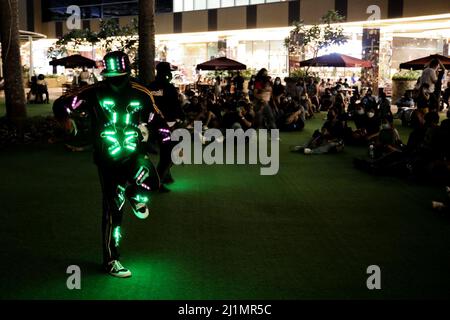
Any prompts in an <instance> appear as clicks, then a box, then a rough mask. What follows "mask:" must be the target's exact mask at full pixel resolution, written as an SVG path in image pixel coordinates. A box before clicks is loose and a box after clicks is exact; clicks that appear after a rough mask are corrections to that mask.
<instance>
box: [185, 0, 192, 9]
mask: <svg viewBox="0 0 450 320" xmlns="http://www.w3.org/2000/svg"><path fill="white" fill-rule="evenodd" d="M192 10H194V0H184V5H183V11H192Z"/></svg>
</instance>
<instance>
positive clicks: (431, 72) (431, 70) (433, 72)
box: [420, 59, 445, 94]
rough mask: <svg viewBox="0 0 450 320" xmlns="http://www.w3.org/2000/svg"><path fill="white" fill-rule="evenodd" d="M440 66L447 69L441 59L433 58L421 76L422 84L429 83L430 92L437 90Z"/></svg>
mask: <svg viewBox="0 0 450 320" xmlns="http://www.w3.org/2000/svg"><path fill="white" fill-rule="evenodd" d="M439 68H441V69H443V70H445V67H444V66H443V65H442V63H441V62H440V61H439V59H433V60H431V61H430V63H429V65H428V66H427V67H426V68H425V70H423V72H422V76H421V77H420V85H421V86H423V85H424V84H428V89H429V91H430V93H433V94H434V92H435V90H434V89H435V85H436V83H437V82H438V79H439V78H438V75H439Z"/></svg>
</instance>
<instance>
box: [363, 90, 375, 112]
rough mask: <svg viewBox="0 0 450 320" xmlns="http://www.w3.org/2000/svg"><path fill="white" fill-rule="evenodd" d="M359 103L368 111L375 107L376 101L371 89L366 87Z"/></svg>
mask: <svg viewBox="0 0 450 320" xmlns="http://www.w3.org/2000/svg"><path fill="white" fill-rule="evenodd" d="M361 103H362V104H363V106H364V109H365V110H366V112H369V110H370V109H374V110H375V109H376V108H377V102H376V100H375V98H374V97H373V96H372V89H368V90H367V92H366V94H365V95H364V97H363V98H362V99H361Z"/></svg>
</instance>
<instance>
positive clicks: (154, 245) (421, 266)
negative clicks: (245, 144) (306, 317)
mask: <svg viewBox="0 0 450 320" xmlns="http://www.w3.org/2000/svg"><path fill="white" fill-rule="evenodd" d="M321 120H322V119H316V120H312V121H310V122H308V124H307V130H306V131H305V132H302V133H292V134H282V136H281V138H282V140H281V144H280V154H281V165H280V171H279V174H278V175H276V176H260V175H259V167H258V166H250V165H224V166H217V165H211V166H206V165H184V166H178V167H175V168H174V169H173V175H174V177H175V179H176V183H175V184H174V185H171V186H169V187H170V188H171V189H172V192H171V193H169V194H156V195H154V196H153V197H152V198H151V199H150V206H151V211H150V216H149V218H148V219H147V220H144V221H142V220H138V219H136V217H134V216H133V214H132V213H131V210H130V208H128V207H127V205H126V206H125V207H126V209H125V210H126V211H125V215H124V222H123V225H122V228H121V230H120V231H121V235H122V238H121V252H122V253H123V256H122V263H123V265H124V266H125V267H128V268H130V269H131V271H132V272H133V277H132V278H130V279H116V278H113V277H111V276H107V275H105V274H103V273H102V272H101V269H100V262H101V242H100V241H101V234H100V225H101V202H100V188H99V185H98V181H97V173H96V169H95V166H94V165H93V164H92V160H91V154H90V153H89V152H88V153H70V152H67V151H66V150H65V149H64V148H63V147H62V146H59V145H53V146H23V147H14V148H10V149H8V150H4V151H2V153H1V154H0V168H1V169H0V170H1V171H0V175H1V177H2V183H1V184H0V200H1V214H0V219H1V220H0V234H1V240H2V250H1V251H0V259H1V261H2V263H1V270H0V283H1V285H2V290H1V294H0V298H2V299H265V298H270V299H317V298H339V299H347V298H362V299H372V298H375V299H378V298H432V297H441V298H444V297H445V298H449V297H450V290H448V288H449V287H450V277H449V276H448V272H449V270H450V251H449V247H450V246H449V245H450V236H449V235H450V217H445V216H440V215H436V214H435V213H433V212H432V211H431V210H430V208H429V206H430V200H431V199H434V198H437V199H439V198H442V197H443V196H444V195H443V193H442V190H441V188H438V187H434V186H424V185H416V184H414V183H411V182H408V181H404V180H400V179H397V178H392V177H374V176H370V175H367V174H364V173H362V172H359V171H356V170H355V169H353V168H352V164H351V161H352V158H353V157H354V156H355V155H362V154H365V153H366V151H365V150H364V149H357V148H346V150H345V152H344V153H343V154H339V155H326V156H311V157H308V156H302V155H299V154H291V153H289V151H288V148H289V145H291V144H296V143H300V142H304V141H306V140H307V139H308V138H309V136H310V135H311V133H312V130H313V129H314V128H316V127H318V126H320V123H321ZM401 133H402V136H403V137H405V135H406V134H407V131H406V130H403V129H402V130H401ZM71 264H76V265H79V266H80V267H81V270H82V282H81V286H82V290H78V291H77V290H74V291H69V290H68V289H66V285H65V283H66V279H67V278H66V276H67V275H66V273H65V271H66V268H67V267H68V266H69V265H71ZM372 264H377V265H379V266H380V267H381V270H382V290H381V291H377V292H372V291H369V290H367V289H366V287H365V283H366V279H367V275H366V268H367V266H369V265H372Z"/></svg>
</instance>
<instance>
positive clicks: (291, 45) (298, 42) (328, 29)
mask: <svg viewBox="0 0 450 320" xmlns="http://www.w3.org/2000/svg"><path fill="white" fill-rule="evenodd" d="M344 20H345V17H343V16H341V15H340V14H339V13H338V12H337V11H328V12H327V13H326V14H325V15H324V16H323V17H322V18H321V19H320V24H315V25H312V26H306V25H305V24H304V23H303V21H300V22H294V24H293V29H292V30H291V31H290V33H289V37H287V38H286V39H285V46H286V48H287V49H288V51H289V55H301V54H302V53H304V51H305V48H307V47H308V48H310V49H311V50H312V52H313V58H317V55H318V54H319V51H320V50H323V49H326V48H329V47H331V46H334V45H343V44H345V43H346V42H347V40H348V38H347V36H346V35H345V34H344V29H343V28H342V27H341V26H339V25H337V24H338V23H340V22H343V21H344Z"/></svg>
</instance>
